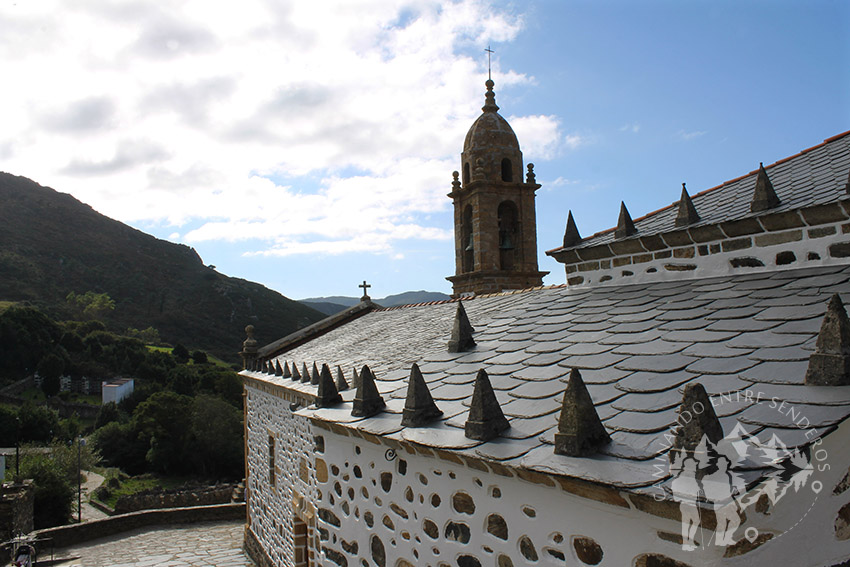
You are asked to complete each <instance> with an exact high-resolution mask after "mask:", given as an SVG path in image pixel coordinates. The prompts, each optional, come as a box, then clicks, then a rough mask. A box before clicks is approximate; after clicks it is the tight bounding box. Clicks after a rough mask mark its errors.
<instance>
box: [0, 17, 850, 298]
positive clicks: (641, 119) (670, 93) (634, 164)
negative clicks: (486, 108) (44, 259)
mask: <svg viewBox="0 0 850 567" xmlns="http://www.w3.org/2000/svg"><path fill="white" fill-rule="evenodd" d="M158 4H160V5H158ZM220 4H221V5H222V6H219V5H220ZM227 4H230V3H214V4H210V3H207V2H200V1H198V0H175V1H174V2H168V3H150V2H143V1H118V0H75V1H73V2H69V1H65V0H42V1H39V2H31V3H30V2H17V3H13V2H4V3H0V31H2V33H0V61H2V63H0V70H2V73H3V76H4V83H5V84H7V85H9V84H11V85H15V87H16V88H15V89H3V92H0V121H2V123H3V124H4V128H3V130H2V132H0V169H2V170H4V171H8V172H11V173H14V174H17V175H24V176H27V177H30V178H32V179H34V180H36V181H38V182H40V183H42V184H44V185H50V186H52V187H54V188H55V189H57V190H59V191H62V192H67V193H71V194H72V195H74V196H75V197H77V198H78V199H80V200H81V201H84V202H86V203H88V204H90V205H92V206H93V207H94V208H95V209H96V210H98V211H100V212H102V213H104V214H107V215H109V216H111V217H113V218H116V219H118V220H121V221H123V222H126V223H128V224H130V225H132V226H134V227H137V228H139V229H141V230H144V231H146V232H149V233H151V234H154V235H156V236H158V237H160V238H166V239H169V240H172V241H174V242H182V243H186V244H188V245H190V246H192V247H194V248H195V249H196V250H197V251H198V253H199V254H200V255H201V257H202V258H203V259H204V261H205V262H206V263H208V264H214V265H215V266H216V267H217V269H218V270H219V271H221V272H223V273H225V274H228V275H231V276H236V277H240V278H245V279H249V280H254V281H257V282H260V283H263V284H265V285H267V286H268V287H270V288H272V289H275V290H278V291H280V292H281V293H283V294H284V295H287V296H289V297H292V298H302V297H310V296H324V295H357V294H358V293H359V292H360V290H359V289H358V288H357V284H359V283H360V282H361V281H362V280H364V279H366V280H368V281H369V282H370V283H371V284H372V286H373V287H372V289H371V290H370V291H371V293H372V294H373V296H375V297H382V296H384V295H388V294H392V293H399V292H402V291H406V290H415V289H427V290H432V291H443V292H449V291H450V285H449V283H448V282H447V281H446V280H445V276H448V275H451V274H453V272H454V257H453V255H454V248H453V241H452V210H451V202H450V200H449V199H448V198H447V197H446V196H445V194H446V193H448V191H449V190H450V183H451V173H452V171H453V170H455V169H459V168H460V150H461V146H462V143H463V137H464V134H465V132H466V130H467V129H468V127H469V126H470V125H471V124H472V121H473V120H474V119H475V118H476V117H477V116H478V114H479V113H480V107H481V105H482V104H483V94H484V85H483V83H484V80H485V79H486V74H487V57H486V54H485V52H484V48H485V47H486V46H487V45H490V46H491V47H492V49H493V50H494V51H495V53H494V55H493V79H494V80H495V82H496V87H495V90H496V100H497V103H498V104H499V106H500V107H501V111H500V113H501V114H502V115H503V116H505V117H506V118H507V119H508V120H509V121H510V122H511V124H512V126H513V127H514V130H515V131H516V133H517V135H518V137H519V141H520V145H521V147H522V150H523V153H524V157H525V161H526V163H528V162H529V161H530V162H533V163H534V164H535V171H536V173H537V179H538V182H540V183H541V184H542V185H543V187H542V189H540V191H539V192H538V197H537V213H538V244H539V249H540V268H541V269H543V270H548V271H550V272H551V274H550V275H549V276H547V278H546V279H545V280H544V281H545V283H550V284H558V283H563V281H564V272H563V269H562V267H561V266H560V265H559V264H557V263H555V262H554V261H552V260H551V259H549V258H548V257H547V256H545V255H544V254H543V252H544V250H547V249H551V248H554V247H557V246H558V244H559V242H560V241H561V238H562V236H563V230H564V224H565V220H566V216H567V212H568V211H569V210H572V211H573V215H574V217H575V219H576V222H577V224H578V228H579V231H580V232H581V233H582V235H584V236H588V235H590V234H592V233H594V232H597V231H600V230H604V229H606V228H609V227H611V226H613V225H614V224H615V223H616V220H617V214H618V211H619V202H620V201H621V200H623V201H625V203H626V205H627V207H628V208H629V211H630V212H631V214H632V216H633V217H634V218H637V217H639V216H642V215H644V214H646V213H648V212H651V211H654V210H656V209H658V208H661V207H663V206H666V205H669V204H670V203H672V202H674V201H676V200H677V199H678V197H679V193H680V191H681V184H682V182H687V186H688V190H689V191H690V193H691V194H694V193H697V192H699V191H702V190H705V189H708V188H710V187H713V186H715V185H718V184H720V183H722V182H723V181H725V180H728V179H731V178H735V177H738V176H739V175H742V174H745V173H748V172H750V171H752V170H754V169H756V168H757V167H758V164H759V162H760V161H762V162H764V163H765V164H769V163H773V162H775V161H777V160H780V159H782V158H785V157H787V156H790V155H792V154H795V153H797V152H799V151H800V150H803V149H805V148H808V147H811V146H813V145H816V144H818V143H820V142H822V141H823V140H824V139H825V138H828V137H831V136H833V135H835V134H838V133H841V132H844V131H846V130H848V129H850V73H849V72H848V69H850V26H849V25H848V23H850V4H848V3H847V2H840V1H820V0H815V1H809V2H802V1H800V2H786V1H781V0H772V1H735V2H732V1H717V0H715V1H711V2H708V1H693V2H678V1H642V2H634V1H628V2H626V1H622V2H619V1H602V2H600V1H589V0H588V1H569V0H562V1H554V0H553V1H548V2H544V1H528V2H517V3H509V2H486V1H482V0H467V1H458V2H434V1H428V0H374V1H365V0H363V1H352V0H348V1H344V2H335V3H334V4H336V5H335V6H331V7H329V5H328V4H329V3H327V2H321V3H319V2H305V1H295V2H291V3H287V4H285V5H284V4H283V3H281V2H276V1H272V0H245V1H244V2H240V3H238V4H239V5H238V6H236V3H233V5H232V6H228V5H227Z"/></svg>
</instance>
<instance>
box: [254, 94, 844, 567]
mask: <svg viewBox="0 0 850 567" xmlns="http://www.w3.org/2000/svg"><path fill="white" fill-rule="evenodd" d="M482 111H483V112H482V115H481V117H479V118H478V119H477V120H476V122H475V123H474V124H473V126H472V127H471V128H470V131H469V134H468V135H467V137H466V140H465V143H464V148H463V152H462V154H461V168H460V172H456V173H455V174H454V179H453V182H452V187H451V193H450V197H451V198H452V200H453V203H454V207H455V234H456V238H455V250H456V259H457V262H456V273H455V274H454V275H453V276H451V277H450V278H449V279H450V281H451V282H452V284H453V286H454V291H455V298H454V299H452V300H449V301H444V302H436V303H429V304H420V305H409V306H404V307H394V308H382V307H381V306H379V305H376V304H375V303H373V302H372V301H371V300H370V299H369V297H368V296H367V295H364V297H363V299H362V301H361V302H360V303H359V304H358V305H356V306H354V307H352V308H349V309H347V310H346V311H343V312H341V313H339V314H337V315H334V316H331V317H329V318H327V319H325V320H324V321H321V322H319V323H317V324H315V325H313V326H311V327H307V328H305V329H302V330H300V331H298V332H297V333H295V334H293V335H290V336H288V337H285V338H282V339H280V340H278V341H276V342H273V343H271V344H268V345H266V346H262V347H261V346H259V345H258V344H257V341H256V340H255V339H254V338H253V336H252V333H253V329H250V328H249V337H248V339H247V340H246V341H245V343H244V346H243V350H242V355H243V358H244V360H245V368H246V369H245V370H244V371H243V372H242V373H241V375H242V377H243V380H244V387H245V429H246V456H247V459H246V460H247V484H246V498H247V503H248V512H247V514H248V518H247V526H246V530H245V546H246V548H247V549H248V550H249V552H250V553H251V555H252V557H254V559H255V560H256V561H257V563H258V564H259V565H262V566H267V565H268V566H270V565H274V566H306V565H331V566H334V565H338V566H341V567H356V566H357V567H359V566H363V567H367V566H377V567H400V566H411V565H416V566H419V565H422V566H425V565H430V566H434V567H437V566H440V567H449V566H451V567H477V566H487V567H494V566H495V567H511V566H519V565H540V566H549V565H566V566H584V565H602V566H617V567H623V566H631V567H674V566H675V567H687V566H691V567H696V566H715V565H717V566H721V565H722V566H727V565H728V566H734V565H747V566H752V565H810V566H813V567H835V566H839V565H850V491H848V490H847V489H848V488H850V423H848V421H847V419H846V418H847V417H848V416H850V321H848V318H847V314H846V312H845V309H844V307H843V304H842V300H847V299H850V194H849V193H848V191H850V133H845V134H841V135H838V136H835V137H833V138H830V139H828V140H826V141H825V142H824V143H822V144H820V145H818V146H816V147H813V148H810V149H808V150H806V151H803V152H801V153H800V154H797V155H794V156H791V157H789V158H786V159H783V160H781V161H779V162H777V163H775V164H772V165H767V166H760V167H759V168H758V169H757V170H755V171H753V172H751V173H748V174H746V175H743V176H741V177H739V178H738V179H734V180H731V181H728V182H726V183H723V184H722V185H719V186H717V187H714V188H712V189H708V190H706V191H702V192H701V193H698V194H695V195H693V196H690V195H689V194H688V193H687V191H686V190H685V188H684V187H683V189H682V194H681V198H680V200H679V202H678V203H677V204H675V205H673V206H670V207H667V208H665V209H662V210H659V211H656V212H654V213H651V214H650V215H647V216H645V217H643V218H639V219H634V220H632V219H631V218H630V216H629V213H628V211H627V209H626V207H625V205H623V206H622V207H621V213H620V219H619V222H618V226H617V227H616V228H615V229H612V230H609V231H606V232H602V233H599V234H595V235H593V236H590V237H588V238H582V237H581V236H580V235H579V232H578V230H577V228H576V223H575V222H574V219H573V218H572V215H569V217H568V222H567V229H566V232H565V235H564V241H563V243H560V244H561V245H560V246H558V247H557V248H555V249H553V250H550V251H549V252H547V254H549V255H550V256H552V257H554V258H555V259H557V260H558V261H559V262H561V263H563V264H564V265H565V270H566V275H567V284H565V285H561V286H548V287H544V286H541V285H540V284H541V281H542V276H543V275H544V274H543V273H542V272H540V271H539V270H538V267H537V261H536V226H535V215H534V192H535V191H536V189H537V188H539V187H540V186H539V185H538V184H537V183H536V180H535V176H534V171H533V167H532V166H531V165H530V164H529V166H528V168H527V171H526V170H525V169H524V168H523V162H522V153H521V151H520V148H519V143H518V141H517V139H516V136H515V135H514V133H513V131H512V130H511V128H510V125H509V124H508V123H507V121H505V120H504V118H502V117H501V116H500V115H499V114H498V106H496V103H495V95H494V93H493V83H492V82H491V81H488V82H487V94H486V97H485V105H484V107H483V109H482ZM524 171H526V173H525V175H524V176H523V175H521V173H522V172H524ZM364 289H365V288H364Z"/></svg>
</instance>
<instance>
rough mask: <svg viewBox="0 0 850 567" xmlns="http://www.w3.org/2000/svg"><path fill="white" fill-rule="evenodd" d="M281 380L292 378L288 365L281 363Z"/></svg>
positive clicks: (284, 362)
mask: <svg viewBox="0 0 850 567" xmlns="http://www.w3.org/2000/svg"><path fill="white" fill-rule="evenodd" d="M283 378H292V371H291V370H289V363H288V362H287V361H285V360H284V361H283Z"/></svg>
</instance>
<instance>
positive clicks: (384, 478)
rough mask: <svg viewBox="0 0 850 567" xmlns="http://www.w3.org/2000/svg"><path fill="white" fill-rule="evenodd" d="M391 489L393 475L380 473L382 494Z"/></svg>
mask: <svg viewBox="0 0 850 567" xmlns="http://www.w3.org/2000/svg"><path fill="white" fill-rule="evenodd" d="M392 487H393V473H391V472H382V473H381V488H383V489H384V492H389V491H390V488H392Z"/></svg>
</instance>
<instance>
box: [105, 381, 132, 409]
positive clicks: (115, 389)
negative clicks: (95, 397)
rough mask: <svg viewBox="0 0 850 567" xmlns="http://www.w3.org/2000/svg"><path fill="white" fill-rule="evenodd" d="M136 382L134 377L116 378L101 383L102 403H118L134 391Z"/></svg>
mask: <svg viewBox="0 0 850 567" xmlns="http://www.w3.org/2000/svg"><path fill="white" fill-rule="evenodd" d="M134 385H135V382H134V380H133V379H132V378H115V379H113V380H104V381H103V382H102V383H101V387H100V389H101V399H102V403H103V404H104V405H105V404H108V403H110V402H112V403H116V404H117V403H118V402H120V401H121V400H123V399H124V398H126V397H127V396H129V395H130V394H132V393H133V388H134Z"/></svg>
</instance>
